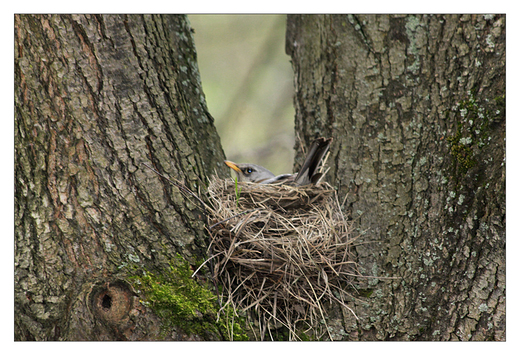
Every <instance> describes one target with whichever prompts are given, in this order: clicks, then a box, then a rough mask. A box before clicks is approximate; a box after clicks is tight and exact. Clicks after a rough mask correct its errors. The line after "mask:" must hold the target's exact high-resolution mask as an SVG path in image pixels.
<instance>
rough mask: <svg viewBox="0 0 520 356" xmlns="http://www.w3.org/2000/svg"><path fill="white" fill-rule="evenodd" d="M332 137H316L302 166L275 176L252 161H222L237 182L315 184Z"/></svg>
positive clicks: (292, 184)
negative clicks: (293, 171)
mask: <svg viewBox="0 0 520 356" xmlns="http://www.w3.org/2000/svg"><path fill="white" fill-rule="evenodd" d="M331 142H332V138H327V139H325V138H323V137H322V138H318V139H316V140H314V142H313V143H312V145H311V148H310V150H309V153H308V154H307V156H306V157H305V161H304V162H303V165H302V168H301V169H300V171H299V172H298V173H293V174H290V173H285V174H280V175H277V176H275V175H274V174H273V173H272V172H271V171H270V170H268V169H267V168H265V167H262V166H259V165H257V164H252V163H239V164H237V163H234V162H231V161H224V163H225V164H226V165H227V166H228V167H229V168H231V169H233V170H234V171H235V172H237V177H238V181H239V182H251V183H260V184H286V185H291V186H304V185H308V184H316V183H318V182H319V180H320V179H321V177H322V175H323V174H322V173H318V172H317V171H318V167H319V165H320V163H321V160H322V159H323V157H324V156H325V154H326V153H327V151H328V149H329V146H330V143H331Z"/></svg>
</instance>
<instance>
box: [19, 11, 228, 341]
mask: <svg viewBox="0 0 520 356" xmlns="http://www.w3.org/2000/svg"><path fill="white" fill-rule="evenodd" d="M223 158H224V154H223V151H222V148H221V146H220V142H219V138H218V135H217V133H216V130H215V128H214V126H213V119H212V118H211V116H210V115H209V114H208V112H207V109H206V104H205V99H204V96H203V93H202V88H201V86H200V79H199V74H198V68H197V63H196V53H195V50H194V43H193V39H192V35H191V29H190V27H189V25H188V24H187V20H186V18H185V17H184V16H173V15H172V16H170V15H167V16H152V15H145V16H137V15H135V16H116V15H95V16H88V15H59V16H48V15H34V16H33V15H16V16H15V281H14V282H15V335H14V337H15V339H16V340H108V339H111V340H114V339H128V340H136V339H154V338H157V337H159V336H160V335H162V336H161V337H162V338H166V339H176V338H178V339H185V338H199V337H201V336H192V337H190V336H188V335H185V334H182V332H179V333H175V332H174V331H172V332H170V333H169V334H167V335H163V334H161V330H160V329H161V328H160V324H161V322H160V320H159V319H158V318H157V317H156V316H155V315H153V313H151V311H150V309H149V308H147V307H145V306H144V305H142V304H140V303H139V302H138V298H137V296H136V295H135V294H134V292H135V291H134V290H133V289H132V288H131V286H130V284H129V280H128V277H129V269H128V268H127V267H129V266H135V265H137V266H139V267H142V268H145V269H146V270H147V271H155V272H157V273H161V271H165V270H168V268H169V266H170V262H171V259H172V258H173V257H174V256H175V255H176V254H177V253H179V254H180V255H182V256H183V257H184V258H185V259H186V260H187V261H190V262H191V263H195V260H198V261H200V259H201V258H202V257H203V256H204V255H205V253H206V245H207V244H206V243H207V241H206V240H205V239H206V237H205V234H204V217H203V216H202V215H203V214H202V212H201V210H200V209H199V207H198V206H197V204H195V203H194V202H193V200H191V199H189V198H186V197H184V196H183V195H182V194H181V193H180V191H179V190H178V189H177V188H176V187H174V186H172V185H171V184H170V183H169V182H168V181H166V180H165V179H162V178H161V177H159V176H158V175H157V174H155V173H154V172H152V171H151V170H149V169H147V168H145V167H144V166H143V163H147V164H149V165H151V166H153V167H155V169H157V170H158V171H160V172H161V173H164V174H165V175H166V176H169V177H171V178H175V179H177V180H178V181H179V182H181V183H183V184H184V185H185V186H186V187H188V188H190V189H191V190H192V191H195V192H197V191H198V190H199V189H200V188H201V187H203V186H204V185H205V184H206V183H207V181H208V177H209V176H210V175H212V174H214V173H215V171H217V172H220V173H221V174H222V172H227V170H225V171H224V170H223V168H222V164H221V163H220V162H222V160H223ZM204 337H206V338H210V339H212V338H213V339H214V338H219V336H218V335H206V336H204Z"/></svg>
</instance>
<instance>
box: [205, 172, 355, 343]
mask: <svg viewBox="0 0 520 356" xmlns="http://www.w3.org/2000/svg"><path fill="white" fill-rule="evenodd" d="M208 192H209V200H210V203H211V215H212V220H213V225H212V226H210V233H211V235H212V242H211V250H212V255H213V256H212V257H210V258H213V266H214V270H213V271H214V275H215V278H216V279H217V280H218V281H219V282H220V284H221V285H222V286H223V290H224V295H223V296H224V299H225V300H227V303H230V304H231V305H232V306H233V307H235V308H237V309H242V310H247V309H250V308H254V310H255V311H256V312H257V315H258V316H259V317H260V318H261V319H262V322H261V323H260V324H263V323H265V322H266V321H267V326H268V327H269V326H270V325H271V326H274V325H280V324H282V325H284V326H286V327H287V328H288V329H289V330H290V332H291V335H292V337H294V338H296V337H297V336H296V331H295V330H296V327H297V321H300V322H301V321H303V322H305V323H306V324H307V326H312V327H314V328H317V327H318V325H323V322H325V320H324V313H325V309H324V308H323V302H325V301H336V302H339V303H340V304H342V306H343V307H345V308H348V306H347V304H346V303H347V299H349V295H348V293H347V292H346V291H345V287H346V286H347V284H348V283H349V281H350V280H351V279H352V278H353V277H354V276H356V275H358V273H357V272H356V264H355V263H354V262H353V261H352V256H351V253H350V251H349V247H350V245H351V243H352V240H353V239H352V238H351V235H350V229H349V225H348V224H347V221H346V219H345V217H344V216H343V214H342V212H341V208H340V205H339V202H338V200H337V197H336V193H335V191H334V190H333V189H332V187H331V186H330V185H328V184H326V183H321V184H319V185H317V186H313V185H309V186H305V187H291V186H286V185H262V184H252V183H238V184H235V182H233V181H231V180H221V179H214V180H213V181H212V183H211V184H210V186H209V189H208ZM348 309H349V310H350V308H348ZM325 326H326V323H325ZM314 330H318V329H314ZM317 336H318V335H317ZM329 336H330V335H329Z"/></svg>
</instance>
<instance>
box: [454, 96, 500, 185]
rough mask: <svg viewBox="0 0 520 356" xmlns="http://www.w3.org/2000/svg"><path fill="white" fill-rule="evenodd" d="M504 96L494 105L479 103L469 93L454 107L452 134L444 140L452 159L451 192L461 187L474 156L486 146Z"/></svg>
mask: <svg viewBox="0 0 520 356" xmlns="http://www.w3.org/2000/svg"><path fill="white" fill-rule="evenodd" d="M503 110H505V99H504V96H500V97H497V98H495V100H494V102H487V103H486V104H485V105H483V104H479V103H478V102H477V101H476V100H475V98H474V96H473V95H472V94H471V93H470V95H469V98H467V99H465V100H462V101H460V102H459V103H458V104H457V107H456V115H455V119H456V125H457V127H456V131H455V133H454V134H453V135H452V136H451V137H448V138H447V141H448V143H449V146H450V153H451V156H452V158H453V160H452V162H453V163H452V177H453V181H454V183H455V184H454V186H455V190H456V191H458V190H459V188H460V187H461V185H463V181H464V178H465V177H466V174H467V173H468V171H469V170H470V169H471V168H473V167H474V166H475V165H476V164H477V163H478V155H479V153H480V152H481V151H482V149H484V148H485V147H486V146H488V145H489V143H490V142H489V140H490V139H491V138H490V123H491V122H493V120H495V119H496V118H497V117H499V116H501V115H503V114H504V113H503Z"/></svg>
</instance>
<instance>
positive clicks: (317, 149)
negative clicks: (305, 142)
mask: <svg viewBox="0 0 520 356" xmlns="http://www.w3.org/2000/svg"><path fill="white" fill-rule="evenodd" d="M331 142H332V138H327V139H325V138H323V137H321V138H318V139H316V140H314V142H313V143H312V145H311V148H310V150H309V153H307V157H305V161H304V162H303V165H302V168H301V169H300V171H299V172H298V175H297V176H296V178H295V179H294V182H295V185H307V184H310V183H316V182H317V181H318V180H319V178H321V173H319V176H318V175H317V174H316V171H317V170H318V167H319V165H320V162H321V160H322V159H323V156H325V154H326V153H327V151H328V149H329V146H330V143H331Z"/></svg>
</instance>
